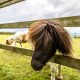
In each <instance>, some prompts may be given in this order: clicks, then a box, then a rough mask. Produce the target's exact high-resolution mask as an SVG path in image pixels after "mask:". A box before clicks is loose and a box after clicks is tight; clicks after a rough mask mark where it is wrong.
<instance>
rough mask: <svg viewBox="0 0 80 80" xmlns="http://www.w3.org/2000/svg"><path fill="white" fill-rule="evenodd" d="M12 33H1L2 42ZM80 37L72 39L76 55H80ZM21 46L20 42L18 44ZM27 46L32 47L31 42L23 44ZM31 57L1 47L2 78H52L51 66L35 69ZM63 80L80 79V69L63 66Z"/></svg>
mask: <svg viewBox="0 0 80 80" xmlns="http://www.w3.org/2000/svg"><path fill="white" fill-rule="evenodd" d="M9 36H10V35H0V43H3V44H4V43H5V39H6V38H7V37H9ZM79 41H80V39H79V38H77V39H72V43H73V49H74V52H73V53H74V56H75V57H77V58H79V57H80V49H79V47H80V43H79ZM17 46H18V47H19V44H17ZM23 47H25V48H31V45H30V44H29V43H26V44H23ZM30 61H31V57H28V56H25V55H21V54H17V53H13V52H10V51H7V50H3V49H0V80H50V68H49V66H47V65H46V66H45V67H44V68H43V69H42V70H41V71H38V72H36V71H34V70H33V69H32V67H31V64H30ZM62 73H63V80H80V71H78V70H75V69H72V68H69V67H64V66H63V68H62Z"/></svg>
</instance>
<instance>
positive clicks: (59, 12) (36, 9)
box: [0, 0, 80, 24]
mask: <svg viewBox="0 0 80 80" xmlns="http://www.w3.org/2000/svg"><path fill="white" fill-rule="evenodd" d="M79 15H80V0H24V1H22V2H19V3H16V4H13V5H10V6H7V7H4V8H1V9H0V24H3V23H13V22H23V21H33V20H41V19H51V18H59V17H67V16H79Z"/></svg>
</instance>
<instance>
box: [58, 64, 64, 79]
mask: <svg viewBox="0 0 80 80" xmlns="http://www.w3.org/2000/svg"><path fill="white" fill-rule="evenodd" d="M62 78H63V77H62V72H61V65H60V64H58V76H57V79H58V80H62Z"/></svg>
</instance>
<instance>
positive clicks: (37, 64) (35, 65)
mask: <svg viewBox="0 0 80 80" xmlns="http://www.w3.org/2000/svg"><path fill="white" fill-rule="evenodd" d="M31 66H32V68H33V69H34V70H35V71H40V70H41V69H42V68H43V64H42V63H41V62H39V61H36V60H32V61H31Z"/></svg>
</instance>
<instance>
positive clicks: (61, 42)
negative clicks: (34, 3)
mask: <svg viewBox="0 0 80 80" xmlns="http://www.w3.org/2000/svg"><path fill="white" fill-rule="evenodd" d="M53 27H54V29H53V35H54V37H55V42H56V47H57V49H58V51H59V52H60V53H62V54H63V55H71V53H72V45H71V37H70V35H69V33H68V32H67V31H66V30H65V29H64V28H63V27H61V26H60V25H59V24H57V25H56V26H55V25H53Z"/></svg>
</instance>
